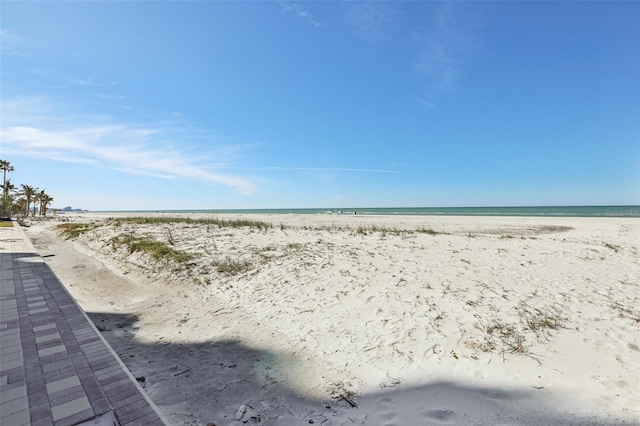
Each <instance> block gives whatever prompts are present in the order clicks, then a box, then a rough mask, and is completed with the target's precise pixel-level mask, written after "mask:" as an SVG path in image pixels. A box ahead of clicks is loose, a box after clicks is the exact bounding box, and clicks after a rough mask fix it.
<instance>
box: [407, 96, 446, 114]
mask: <svg viewBox="0 0 640 426" xmlns="http://www.w3.org/2000/svg"><path fill="white" fill-rule="evenodd" d="M412 98H413V100H415V101H416V102H418V103H419V104H420V105H422V106H423V107H425V108H427V109H430V110H431V111H435V112H440V108H438V107H437V106H435V105H434V104H433V103H431V102H429V101H428V100H426V99H423V98H421V97H419V96H412Z"/></svg>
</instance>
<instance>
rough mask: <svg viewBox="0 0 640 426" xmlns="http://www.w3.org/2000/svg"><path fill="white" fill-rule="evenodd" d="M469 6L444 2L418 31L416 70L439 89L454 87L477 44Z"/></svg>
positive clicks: (457, 83)
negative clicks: (462, 6)
mask: <svg viewBox="0 0 640 426" xmlns="http://www.w3.org/2000/svg"><path fill="white" fill-rule="evenodd" d="M472 17H473V11H472V8H471V6H468V5H466V6H465V8H464V12H463V11H462V9H461V8H460V6H459V5H457V4H454V3H451V2H448V3H443V4H441V5H439V6H437V8H436V9H435V10H434V11H433V12H432V14H431V16H430V19H429V20H428V24H427V26H426V27H425V28H424V29H423V30H422V31H421V32H419V33H418V35H417V39H418V42H419V51H418V55H417V61H416V65H415V67H416V70H417V71H418V72H419V73H421V74H423V75H425V76H426V77H427V78H429V79H430V81H431V83H432V85H433V86H434V88H436V89H438V90H453V89H456V88H457V87H458V85H459V83H460V77H461V74H462V69H463V63H464V60H465V58H466V57H467V55H468V52H469V51H470V50H472V49H473V48H474V47H475V46H476V45H477V39H476V35H475V33H476V31H475V27H476V22H475V21H474V19H473V18H472Z"/></svg>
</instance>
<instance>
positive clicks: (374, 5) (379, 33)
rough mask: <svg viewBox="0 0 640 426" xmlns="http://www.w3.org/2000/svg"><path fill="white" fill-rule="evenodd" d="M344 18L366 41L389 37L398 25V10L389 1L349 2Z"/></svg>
mask: <svg viewBox="0 0 640 426" xmlns="http://www.w3.org/2000/svg"><path fill="white" fill-rule="evenodd" d="M345 16H346V19H347V23H348V24H349V26H350V27H351V28H352V29H353V31H354V32H355V33H356V35H357V36H358V37H360V38H362V39H364V40H367V41H376V40H384V39H387V38H390V37H391V36H392V35H393V34H394V33H395V32H396V30H397V27H398V25H399V24H398V16H399V15H398V11H397V9H396V8H395V7H394V6H393V5H392V4H390V3H383V2H365V3H353V4H349V7H348V9H347V11H346V14H345Z"/></svg>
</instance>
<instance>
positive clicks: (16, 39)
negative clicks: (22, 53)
mask: <svg viewBox="0 0 640 426" xmlns="http://www.w3.org/2000/svg"><path fill="white" fill-rule="evenodd" d="M0 42H2V44H3V45H8V44H20V43H21V42H22V39H21V38H20V36H18V35H17V34H14V33H12V32H10V31H7V30H4V29H0Z"/></svg>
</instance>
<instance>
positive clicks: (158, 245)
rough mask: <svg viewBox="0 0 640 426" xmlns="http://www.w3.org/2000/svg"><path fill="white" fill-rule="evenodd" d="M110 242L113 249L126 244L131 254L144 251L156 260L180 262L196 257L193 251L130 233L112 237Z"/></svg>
mask: <svg viewBox="0 0 640 426" xmlns="http://www.w3.org/2000/svg"><path fill="white" fill-rule="evenodd" d="M109 242H110V243H111V247H112V248H113V249H117V248H118V247H121V246H126V247H127V249H128V250H129V254H133V253H135V252H142V253H145V254H148V255H149V256H151V257H152V258H153V259H156V260H173V261H175V262H178V263H185V262H188V261H190V260H192V259H193V258H194V257H195V256H194V255H193V254H191V253H186V252H183V251H179V250H176V249H174V248H172V247H169V246H168V245H167V244H165V243H163V242H161V241H156V240H154V239H151V238H148V237H135V236H133V235H129V234H120V235H117V236H115V237H113V238H111V240H109Z"/></svg>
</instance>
